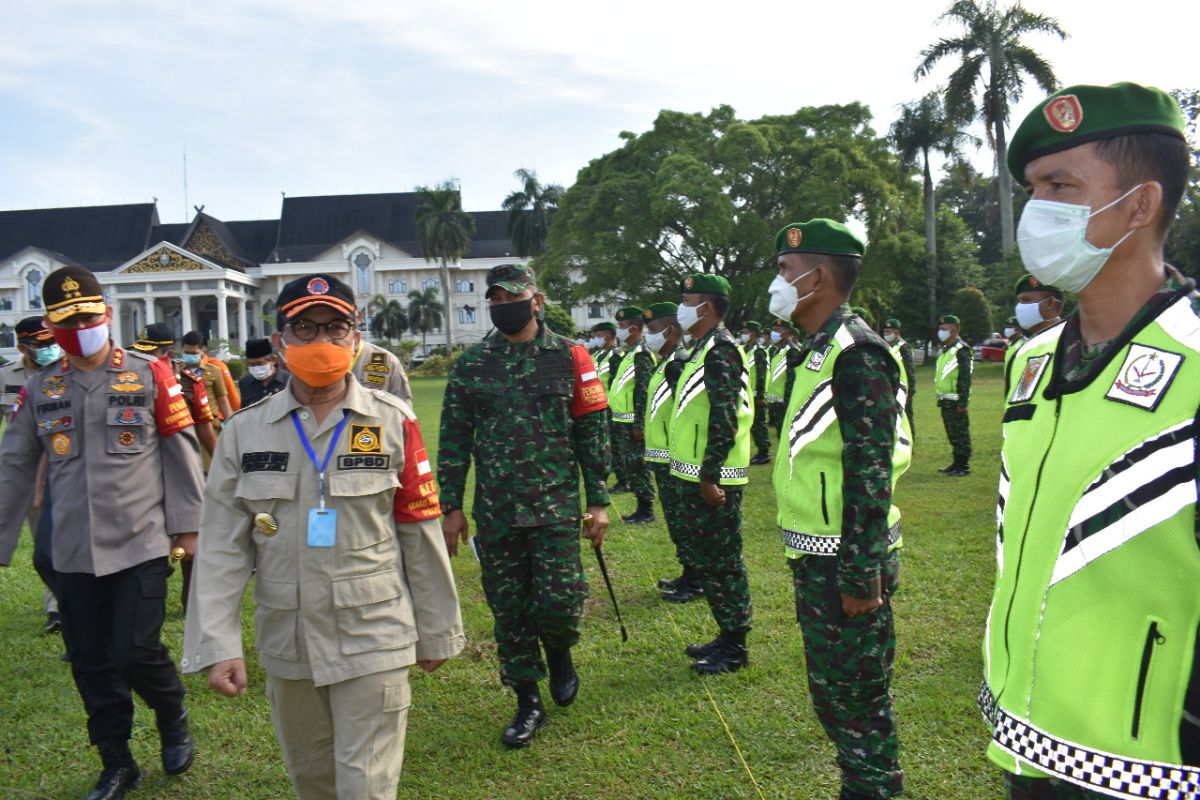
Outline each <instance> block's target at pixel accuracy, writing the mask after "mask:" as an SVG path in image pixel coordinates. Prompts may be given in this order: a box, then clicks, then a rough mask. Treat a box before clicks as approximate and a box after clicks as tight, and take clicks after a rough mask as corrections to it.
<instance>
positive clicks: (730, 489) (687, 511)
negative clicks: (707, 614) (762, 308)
mask: <svg viewBox="0 0 1200 800" xmlns="http://www.w3.org/2000/svg"><path fill="white" fill-rule="evenodd" d="M680 288H681V292H682V300H681V302H680V304H679V308H678V309H677V310H676V319H677V321H678V322H679V327H680V328H681V329H682V330H684V331H686V332H688V333H690V334H691V335H692V337H693V339H694V341H695V346H694V347H693V348H692V352H691V355H690V357H689V358H688V362H687V364H686V365H684V368H683V372H682V373H681V374H680V376H679V386H678V388H677V389H676V392H675V410H674V411H673V413H672V415H671V429H670V434H669V436H670V442H671V480H672V481H673V482H674V486H673V487H672V489H671V491H673V492H675V495H676V497H678V502H679V508H680V511H681V514H680V516H681V518H682V519H683V522H684V524H683V525H682V530H681V532H680V536H681V538H682V539H683V541H684V549H685V550H686V551H687V553H688V554H689V555H690V557H691V559H692V562H693V564H692V565H693V567H694V568H695V572H696V575H697V577H698V578H699V579H700V584H701V586H703V588H704V596H705V598H706V599H707V600H708V605H709V609H710V610H711V611H712V615H713V619H714V620H715V621H716V623H717V627H718V634H717V637H716V638H715V639H713V640H712V641H710V642H707V643H705V644H689V645H688V646H687V647H686V648H685V652H686V653H687V654H688V655H689V656H691V657H692V658H693V659H694V660H693V661H692V669H694V670H695V671H696V672H699V673H700V674H702V675H712V674H717V673H721V672H734V671H736V670H739V669H741V668H742V667H744V666H746V665H747V664H748V663H749V657H748V655H747V651H746V635H747V634H748V633H749V632H750V623H751V616H752V615H751V607H750V583H749V580H748V578H747V576H746V563H745V562H744V561H743V560H742V489H743V487H744V486H745V485H746V483H747V481H748V480H749V475H750V426H751V424H752V423H753V420H754V406H753V398H752V397H751V389H750V375H749V372H748V370H747V364H746V354H745V353H744V352H743V351H742V348H741V347H740V346H739V345H738V343H737V340H736V339H734V338H733V335H732V334H731V333H730V332H729V330H728V329H727V328H726V327H725V326H724V325H723V324H722V322H721V320H722V319H723V318H724V317H725V312H727V311H728V310H729V281H727V280H725V278H723V277H721V276H720V275H711V274H707V273H699V274H695V275H689V276H687V277H686V278H684V280H683V285H682V286H681V287H680Z"/></svg>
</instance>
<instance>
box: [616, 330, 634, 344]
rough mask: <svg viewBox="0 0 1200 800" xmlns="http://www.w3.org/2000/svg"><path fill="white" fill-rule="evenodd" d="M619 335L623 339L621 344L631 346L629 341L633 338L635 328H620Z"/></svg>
mask: <svg viewBox="0 0 1200 800" xmlns="http://www.w3.org/2000/svg"><path fill="white" fill-rule="evenodd" d="M617 335H618V336H620V337H621V344H629V340H630V339H631V338H633V328H618V329H617Z"/></svg>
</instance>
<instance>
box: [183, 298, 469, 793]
mask: <svg viewBox="0 0 1200 800" xmlns="http://www.w3.org/2000/svg"><path fill="white" fill-rule="evenodd" d="M277 308H278V323H277V324H278V328H279V331H278V332H277V333H275V334H274V341H275V345H276V347H278V348H279V349H280V350H282V351H283V352H284V353H285V354H286V356H287V360H288V365H289V367H290V368H291V372H292V380H291V383H290V384H289V388H288V390H287V391H284V392H279V393H277V394H275V395H272V396H271V397H269V398H267V399H266V400H264V401H262V402H260V403H258V404H256V405H254V406H251V407H247V408H246V409H244V410H243V411H242V412H240V413H238V414H236V415H234V417H233V418H232V419H230V420H229V422H228V423H227V424H226V426H225V429H224V431H223V432H222V434H221V437H220V441H219V443H218V447H217V453H216V456H215V458H214V459H213V464H212V468H211V470H210V472H209V477H208V484H207V486H206V487H205V498H204V502H205V507H204V520H203V522H202V524H201V532H200V548H199V552H198V554H197V557H196V580H195V581H194V582H193V584H192V586H193V591H192V600H191V613H189V614H188V618H187V625H186V628H185V632H184V651H185V656H186V658H185V660H184V661H183V662H182V663H183V667H184V669H185V670H186V671H188V672H195V671H198V670H201V669H204V668H208V684H209V686H210V687H212V688H213V689H215V690H216V691H218V692H220V693H221V694H223V695H226V696H229V697H233V696H235V695H238V694H242V693H244V692H245V691H246V688H247V677H246V666H245V662H244V660H243V654H242V633H241V616H240V605H241V598H242V594H243V592H244V591H245V588H246V583H247V581H248V580H249V578H250V575H251V572H252V571H255V588H254V596H255V623H256V625H255V627H256V647H257V650H258V654H259V660H260V661H261V662H262V665H263V668H264V670H265V671H266V673H267V686H266V692H267V698H268V700H269V702H270V706H271V721H272V723H273V725H274V727H275V735H276V738H277V739H278V741H279V745H280V747H281V749H282V750H283V757H284V763H285V764H286V766H287V770H288V776H289V777H290V778H291V781H292V786H293V788H294V789H295V792H296V795H297V796H298V797H300V798H301V800H308V798H330V797H335V796H336V797H340V798H371V799H373V800H382V798H395V796H396V786H397V783H398V781H399V779H400V768H401V764H402V761H403V756H404V734H405V727H406V722H407V715H408V708H409V705H410V691H409V683H408V672H409V667H410V666H411V665H412V664H414V663H416V664H418V665H419V666H420V667H421V668H422V669H424V670H425V671H426V672H432V671H433V670H435V669H437V668H438V666H440V665H441V664H442V662H443V661H445V660H446V659H447V658H449V657H451V656H453V655H455V654H456V653H458V652H459V651H460V650H461V649H462V647H463V644H464V637H463V633H462V620H461V618H460V616H459V608H458V596H457V594H456V591H455V588H454V577H453V575H452V574H451V571H450V562H449V559H448V557H447V555H446V550H445V546H444V544H443V542H442V538H441V534H440V531H439V528H438V525H437V522H436V520H435V519H432V518H426V519H425V520H424V521H422V522H416V523H410V524H401V525H397V524H396V522H395V521H394V520H393V518H392V511H393V503H394V494H395V493H397V492H398V491H399V492H406V493H409V494H414V493H415V494H417V495H419V494H420V492H419V491H418V489H419V487H418V485H416V484H413V485H406V486H404V487H400V488H398V487H399V484H400V481H399V479H398V476H399V474H400V472H401V470H402V469H404V468H405V467H406V466H408V464H407V462H408V459H409V456H410V453H413V452H415V451H414V450H412V449H411V448H412V446H413V445H417V446H419V445H420V443H419V440H417V441H414V438H413V437H414V435H416V430H417V429H416V425H415V417H414V415H413V413H412V409H411V408H410V407H409V406H408V404H406V403H404V402H403V401H402V400H399V399H397V398H395V397H393V396H392V395H390V394H387V393H385V392H380V391H373V390H370V389H367V388H365V387H363V386H362V385H361V384H360V383H359V382H358V381H357V380H356V379H354V378H353V377H352V376H351V375H350V363H351V360H352V359H353V355H354V347H355V344H356V343H357V342H356V340H357V338H358V336H359V334H358V333H357V331H355V330H354V325H353V320H354V315H355V307H354V294H353V292H352V291H351V289H350V287H348V286H346V284H344V283H342V282H341V281H339V280H338V279H337V278H335V277H332V276H330V275H323V274H318V275H308V276H305V277H302V278H297V279H296V280H294V281H291V282H289V283H287V284H285V285H284V287H283V289H282V290H281V291H280V293H279V298H278V301H277ZM412 466H414V467H416V466H417V465H412ZM425 470H426V472H428V465H427V464H426V465H425ZM414 472H415V470H414ZM418 499H419V498H418Z"/></svg>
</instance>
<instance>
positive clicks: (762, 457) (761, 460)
mask: <svg viewBox="0 0 1200 800" xmlns="http://www.w3.org/2000/svg"><path fill="white" fill-rule="evenodd" d="M750 463H751V464H770V463H771V454H770V453H759V454H758V455H756V456H755V457H754V458H752V459H750Z"/></svg>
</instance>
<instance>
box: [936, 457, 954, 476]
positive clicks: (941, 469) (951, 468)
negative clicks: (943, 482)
mask: <svg viewBox="0 0 1200 800" xmlns="http://www.w3.org/2000/svg"><path fill="white" fill-rule="evenodd" d="M958 467H959V463H958V459H957V458H956V459H954V461H952V462H951V463H950V466H948V467H939V468H938V472H940V473H942V474H944V475H949V474H950V473H951V472H954V471H956V470H957V469H958Z"/></svg>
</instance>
